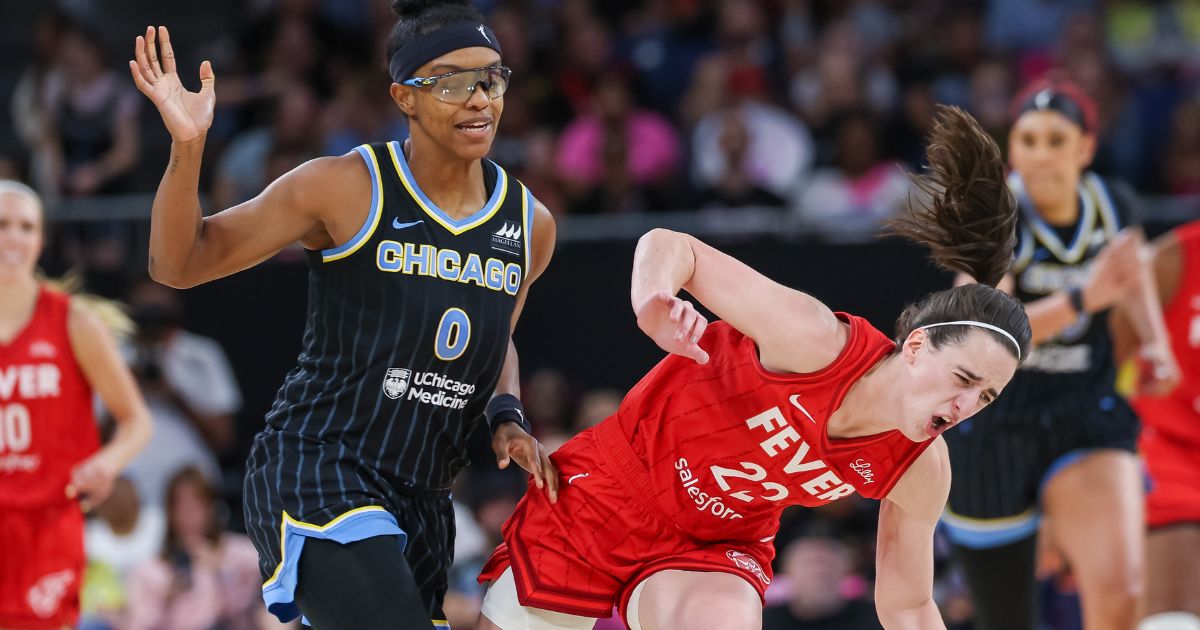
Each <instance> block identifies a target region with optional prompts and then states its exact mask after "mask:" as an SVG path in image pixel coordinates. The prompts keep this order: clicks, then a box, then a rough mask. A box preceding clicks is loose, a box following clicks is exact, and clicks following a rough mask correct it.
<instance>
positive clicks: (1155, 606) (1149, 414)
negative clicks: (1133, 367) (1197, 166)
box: [1112, 221, 1200, 630]
mask: <svg viewBox="0 0 1200 630" xmlns="http://www.w3.org/2000/svg"><path fill="white" fill-rule="evenodd" d="M1153 252H1154V259H1153V260H1154V262H1153V268H1154V276H1155V279H1156V281H1157V285H1158V295H1159V299H1160V300H1161V301H1162V305H1163V319H1164V320H1165V321H1166V324H1167V332H1168V333H1169V335H1170V337H1171V350H1172V351H1173V352H1174V354H1175V357H1176V358H1177V359H1178V361H1179V367H1180V371H1181V373H1182V380H1181V381H1180V383H1179V385H1178V386H1177V387H1175V388H1174V389H1173V390H1171V391H1170V392H1167V393H1166V394H1165V395H1161V396H1152V395H1150V394H1149V393H1148V392H1146V391H1145V390H1146V389H1147V388H1146V387H1145V384H1146V382H1147V381H1151V380H1152V379H1151V378H1150V377H1151V376H1152V374H1151V373H1150V370H1149V369H1147V366H1145V365H1141V366H1140V367H1141V368H1142V369H1141V370H1139V377H1140V378H1139V383H1138V391H1137V392H1136V397H1135V398H1134V400H1133V406H1134V409H1136V410H1137V413H1138V417H1139V418H1141V420H1142V431H1141V435H1140V436H1139V439H1138V451H1140V453H1141V455H1142V462H1143V464H1144V465H1145V467H1146V472H1147V473H1148V475H1149V478H1150V479H1149V480H1150V484H1149V487H1148V490H1147V492H1146V527H1147V535H1146V600H1145V613H1146V615H1147V618H1146V620H1145V621H1143V622H1142V623H1143V626H1142V628H1143V629H1144V630H1154V629H1156V628H1164V629H1167V628H1186V627H1189V626H1187V625H1184V624H1185V622H1184V621H1183V620H1181V619H1180V618H1179V617H1181V616H1183V615H1191V616H1192V617H1191V620H1190V624H1191V626H1190V627H1200V458H1197V456H1196V452H1197V449H1200V221H1195V222H1192V223H1188V224H1186V225H1183V226H1181V227H1179V228H1176V229H1174V230H1172V231H1170V232H1168V233H1166V234H1164V235H1163V236H1161V237H1159V238H1158V239H1157V240H1156V241H1155V242H1154V243H1153ZM1112 327H1113V340H1114V343H1115V345H1116V349H1115V351H1114V354H1115V355H1116V357H1117V360H1118V361H1119V362H1123V361H1124V360H1125V359H1127V358H1129V357H1130V356H1131V355H1132V354H1133V353H1134V350H1135V348H1136V347H1137V336H1136V334H1135V332H1134V328H1133V325H1132V323H1131V322H1130V321H1129V319H1128V318H1127V317H1125V316H1124V314H1123V313H1118V314H1117V316H1116V317H1114V318H1113V324H1112ZM1172 619H1173V620H1172ZM1172 624H1173V625H1172Z"/></svg>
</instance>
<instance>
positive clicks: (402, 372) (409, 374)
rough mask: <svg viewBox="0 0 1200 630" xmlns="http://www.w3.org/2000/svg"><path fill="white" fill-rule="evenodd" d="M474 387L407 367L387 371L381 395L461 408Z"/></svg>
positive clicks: (394, 398)
mask: <svg viewBox="0 0 1200 630" xmlns="http://www.w3.org/2000/svg"><path fill="white" fill-rule="evenodd" d="M474 393H475V385H473V384H471V383H463V382H461V381H456V380H454V379H452V378H447V377H446V376H444V375H442V374H438V373H437V372H415V373H414V372H413V371H412V370H409V369H406V368H388V371H387V374H386V375H384V377H383V395H384V396H387V397H388V398H391V399H392V400H400V399H401V398H404V399H405V400H415V401H417V402H421V403H424V404H426V405H433V406H435V407H445V408H447V409H463V408H465V407H466V406H467V400H468V397H469V396H470V395H471V394H474Z"/></svg>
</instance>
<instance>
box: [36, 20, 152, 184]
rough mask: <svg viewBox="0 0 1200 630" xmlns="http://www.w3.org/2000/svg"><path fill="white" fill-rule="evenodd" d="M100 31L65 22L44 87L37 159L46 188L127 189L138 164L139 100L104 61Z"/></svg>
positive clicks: (105, 52)
mask: <svg viewBox="0 0 1200 630" xmlns="http://www.w3.org/2000/svg"><path fill="white" fill-rule="evenodd" d="M107 59H108V54H107V51H106V50H105V47H104V44H103V41H102V39H101V36H100V34H99V33H97V32H94V31H92V30H91V29H90V28H88V27H86V26H84V25H83V24H82V23H81V22H71V21H67V22H64V23H63V25H62V27H61V30H60V31H59V36H58V41H57V42H56V56H55V66H54V70H52V71H51V73H50V74H49V76H48V77H47V79H46V82H45V85H44V87H43V93H42V101H41V104H40V108H41V111H42V112H43V113H44V116H45V126H44V128H43V129H42V132H41V134H40V136H39V144H38V147H37V150H36V153H37V161H38V162H39V163H40V164H41V165H43V166H44V168H45V170H44V177H45V183H46V184H47V185H48V186H50V187H51V190H49V191H47V192H50V193H58V194H63V195H67V196H85V195H92V194H96V193H119V192H126V191H127V190H128V183H129V175H130V174H131V172H132V170H133V168H134V166H135V165H136V164H137V159H138V147H139V145H140V143H141V135H140V133H139V131H138V125H137V116H138V110H139V109H140V106H141V101H140V99H139V98H138V95H137V92H136V91H135V90H134V89H133V86H132V85H130V84H129V79H128V77H124V76H122V75H121V74H119V73H117V72H115V71H114V70H113V69H112V68H111V67H110V66H109V64H108V63H107Z"/></svg>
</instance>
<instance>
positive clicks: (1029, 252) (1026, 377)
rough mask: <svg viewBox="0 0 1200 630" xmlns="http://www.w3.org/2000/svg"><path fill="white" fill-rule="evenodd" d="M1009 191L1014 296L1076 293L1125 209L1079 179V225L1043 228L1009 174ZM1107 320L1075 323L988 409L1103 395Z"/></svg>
mask: <svg viewBox="0 0 1200 630" xmlns="http://www.w3.org/2000/svg"><path fill="white" fill-rule="evenodd" d="M1009 185H1010V187H1011V188H1012V190H1013V193H1014V194H1015V195H1016V197H1017V201H1018V205H1019V206H1020V215H1019V218H1018V228H1017V230H1018V232H1017V236H1018V242H1017V250H1016V256H1015V260H1014V262H1013V266H1012V275H1013V280H1014V281H1015V286H1014V294H1015V295H1016V297H1018V298H1019V299H1020V300H1021V301H1022V302H1026V303H1028V302H1031V301H1034V300H1037V299H1039V298H1042V297H1045V296H1047V295H1050V294H1052V293H1054V292H1056V291H1061V290H1064V289H1069V288H1071V287H1073V286H1078V285H1082V284H1083V282H1084V279H1085V278H1086V276H1087V273H1088V271H1089V269H1090V268H1091V263H1092V261H1093V259H1095V257H1096V255H1097V254H1099V252H1100V250H1101V249H1103V247H1104V246H1105V245H1106V244H1108V242H1109V241H1111V240H1112V239H1113V238H1114V237H1115V236H1116V235H1117V232H1119V231H1120V230H1121V229H1122V228H1124V227H1126V226H1128V225H1130V223H1131V222H1132V208H1131V207H1130V206H1131V204H1130V203H1129V201H1128V200H1127V198H1126V197H1125V196H1118V195H1115V194H1114V191H1113V189H1112V188H1111V187H1110V186H1109V185H1108V184H1107V183H1106V182H1105V181H1104V180H1103V179H1101V178H1100V177H1099V176H1098V175H1096V174H1094V173H1091V172H1087V173H1084V175H1083V177H1082V178H1081V180H1080V184H1079V217H1078V219H1077V220H1076V222H1075V224H1074V225H1071V226H1053V225H1050V224H1048V223H1046V222H1045V221H1043V220H1042V219H1041V218H1040V217H1039V215H1038V214H1037V210H1036V209H1034V207H1033V204H1032V202H1031V201H1030V199H1029V196H1028V195H1027V194H1026V193H1025V191H1024V186H1023V185H1022V183H1021V179H1020V177H1019V176H1018V175H1017V174H1016V173H1014V174H1013V175H1012V176H1011V177H1010V178H1009ZM1112 350H1113V348H1112V338H1111V336H1110V335H1109V330H1108V313H1107V311H1101V312H1099V313H1093V314H1090V315H1088V314H1083V315H1081V316H1080V317H1079V318H1078V319H1077V320H1076V321H1075V323H1073V324H1072V325H1070V326H1068V327H1067V328H1066V329H1065V330H1063V331H1062V332H1060V333H1059V334H1058V335H1056V336H1054V337H1053V338H1052V339H1049V340H1047V341H1046V342H1044V343H1042V344H1040V345H1038V346H1037V347H1036V348H1034V349H1033V351H1032V352H1031V353H1030V355H1029V358H1028V359H1026V360H1025V362H1024V363H1023V364H1022V365H1021V368H1020V369H1019V370H1018V371H1017V374H1016V375H1015V376H1014V377H1013V380H1012V382H1010V383H1009V384H1008V387H1006V388H1005V392H1004V395H1003V396H1001V397H1000V398H999V399H998V400H997V401H996V402H995V403H994V404H993V405H991V407H992V408H993V409H997V408H1001V409H1002V408H1013V407H1014V406H1016V408H1018V409H1020V408H1023V407H1024V405H1026V404H1028V403H1029V402H1033V401H1037V400H1043V399H1045V398H1050V397H1055V396H1060V395H1062V394H1063V392H1065V391H1081V390H1087V391H1096V388H1100V389H1101V390H1106V389H1107V390H1111V389H1112V387H1113V383H1114V380H1115V377H1116V370H1115V367H1114V366H1113V361H1112Z"/></svg>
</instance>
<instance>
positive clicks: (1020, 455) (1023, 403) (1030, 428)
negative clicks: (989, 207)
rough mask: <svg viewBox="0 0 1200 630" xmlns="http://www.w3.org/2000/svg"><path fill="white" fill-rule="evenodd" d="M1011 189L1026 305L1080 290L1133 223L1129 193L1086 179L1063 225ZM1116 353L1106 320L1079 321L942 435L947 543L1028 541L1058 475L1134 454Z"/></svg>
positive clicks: (1016, 266)
mask: <svg viewBox="0 0 1200 630" xmlns="http://www.w3.org/2000/svg"><path fill="white" fill-rule="evenodd" d="M1009 185H1010V187H1011V188H1012V190H1013V192H1014V194H1016V196H1017V201H1018V205H1019V206H1020V216H1019V220H1018V245H1017V250H1016V257H1015V260H1014V263H1013V267H1012V275H1013V279H1014V281H1015V287H1014V293H1015V295H1016V296H1017V297H1018V298H1019V299H1020V300H1021V301H1022V302H1026V303H1028V302H1031V301H1034V300H1037V299H1039V298H1042V297H1045V296H1047V295H1050V294H1052V293H1055V292H1057V291H1062V290H1064V289H1069V288H1071V287H1074V286H1080V285H1082V284H1083V282H1084V278H1085V277H1086V275H1087V272H1088V269H1089V268H1090V263H1091V261H1092V259H1094V258H1095V257H1096V255H1097V254H1098V253H1099V252H1100V250H1101V249H1102V248H1103V247H1104V246H1105V245H1106V244H1107V243H1108V242H1109V241H1111V240H1112V239H1113V237H1115V236H1116V234H1117V232H1118V231H1120V230H1121V228H1123V227H1126V226H1128V225H1130V223H1131V221H1132V208H1133V206H1132V203H1131V199H1130V195H1128V194H1127V193H1124V192H1121V193H1117V192H1116V190H1114V189H1113V188H1112V187H1110V186H1109V185H1108V184H1107V183H1106V182H1105V181H1104V180H1102V179H1101V178H1100V177H1099V176H1097V175H1095V174H1093V173H1090V172H1089V173H1084V175H1083V177H1082V178H1081V181H1080V187H1079V204H1080V212H1079V218H1078V220H1077V222H1076V224H1075V225H1073V226H1068V227H1056V226H1052V225H1049V224H1047V223H1046V222H1045V221H1043V220H1042V219H1041V218H1040V217H1039V216H1038V214H1037V211H1036V210H1035V209H1034V207H1033V205H1032V202H1031V201H1030V199H1029V197H1028V195H1027V194H1026V193H1025V192H1024V187H1023V185H1022V183H1021V180H1020V178H1019V177H1018V176H1017V175H1016V174H1015V173H1014V174H1013V175H1012V176H1011V177H1010V178H1009ZM1112 346H1113V342H1112V338H1111V336H1110V334H1109V329H1108V313H1107V312H1099V313H1093V314H1091V315H1087V314H1084V315H1081V316H1080V317H1079V318H1078V320H1077V321H1076V323H1075V324H1073V325H1071V326H1070V327H1068V328H1067V329H1066V330H1064V331H1063V332H1061V333H1059V334H1058V335H1057V336H1056V337H1055V338H1053V339H1050V340H1048V341H1046V342H1044V343H1042V344H1040V345H1038V346H1037V347H1036V348H1035V349H1034V350H1033V351H1032V352H1031V353H1030V355H1029V357H1028V359H1026V360H1025V362H1024V363H1023V364H1022V365H1021V367H1020V369H1018V370H1017V373H1016V375H1015V376H1013V379H1012V381H1011V382H1010V383H1009V384H1008V386H1007V387H1005V389H1004V392H1003V393H1002V394H1001V396H1000V397H999V398H998V399H997V400H996V401H995V402H993V403H992V404H990V405H988V406H987V407H986V408H984V409H983V410H982V411H980V412H979V413H978V414H977V415H975V416H974V417H973V418H971V420H970V421H969V422H967V423H966V424H963V425H962V426H960V427H958V428H957V429H955V430H954V431H949V432H947V433H946V434H945V438H946V442H947V444H948V445H949V447H950V462H951V467H952V469H953V474H954V484H953V485H952V486H951V488H950V500H949V506H948V508H947V510H946V514H945V516H944V518H943V523H944V524H945V525H946V526H947V531H948V534H949V535H950V538H951V540H953V541H954V542H955V543H956V544H959V545H962V546H965V547H971V548H990V547H997V546H1002V545H1006V544H1009V543H1012V542H1014V541H1017V540H1021V539H1023V538H1025V537H1027V536H1030V535H1032V534H1033V533H1034V532H1035V531H1036V530H1037V526H1038V511H1037V504H1038V501H1039V498H1040V494H1041V490H1042V487H1043V485H1044V484H1045V482H1046V480H1048V479H1049V478H1050V477H1051V476H1052V475H1053V474H1054V473H1055V472H1057V471H1058V470H1061V469H1062V468H1063V467H1064V466H1066V465H1067V464H1069V463H1071V462H1072V461H1074V460H1075V459H1077V458H1078V457H1080V456H1082V455H1083V454H1085V453H1086V452H1088V451H1089V450H1093V449H1100V448H1116V449H1123V450H1130V451H1132V450H1133V449H1134V447H1135V442H1136V438H1137V431H1138V420H1137V416H1135V415H1134V412H1133V410H1132V409H1131V408H1130V406H1129V405H1128V403H1126V402H1125V399H1124V398H1122V397H1121V396H1119V395H1118V394H1117V393H1116V392H1115V391H1114V385H1115V380H1116V368H1115V367H1114V365H1113V357H1112V351H1113V348H1112Z"/></svg>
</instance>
